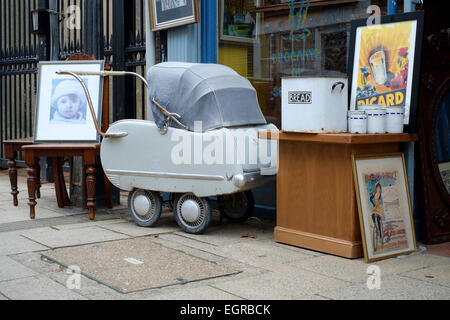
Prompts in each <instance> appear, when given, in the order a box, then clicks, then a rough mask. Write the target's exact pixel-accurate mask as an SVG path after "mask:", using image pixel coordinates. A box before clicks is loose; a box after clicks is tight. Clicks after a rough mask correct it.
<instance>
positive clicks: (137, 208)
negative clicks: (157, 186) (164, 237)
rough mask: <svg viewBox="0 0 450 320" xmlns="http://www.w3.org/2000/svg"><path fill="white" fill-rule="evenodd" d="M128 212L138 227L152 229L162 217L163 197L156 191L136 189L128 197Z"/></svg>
mask: <svg viewBox="0 0 450 320" xmlns="http://www.w3.org/2000/svg"><path fill="white" fill-rule="evenodd" d="M128 210H129V212H130V215H131V218H132V219H133V221H134V222H135V223H136V224H137V225H138V226H141V227H151V226H153V225H154V224H155V223H156V222H157V221H158V220H159V218H160V217H161V211H162V201H161V196H160V195H159V193H158V192H155V191H148V190H142V189H135V190H133V191H132V192H130V193H129V195H128Z"/></svg>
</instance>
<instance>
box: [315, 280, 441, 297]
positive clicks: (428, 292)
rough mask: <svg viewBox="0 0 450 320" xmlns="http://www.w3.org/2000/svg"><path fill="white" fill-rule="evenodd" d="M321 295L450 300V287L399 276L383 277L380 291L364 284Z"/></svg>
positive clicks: (321, 293) (323, 292)
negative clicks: (370, 288)
mask: <svg viewBox="0 0 450 320" xmlns="http://www.w3.org/2000/svg"><path fill="white" fill-rule="evenodd" d="M319 293H320V295H322V296H324V297H328V298H330V299H334V300H450V288H448V287H443V286H440V285H434V284H430V283H427V282H425V281H420V280H416V279H412V278H408V277H401V276H398V275H392V276H387V277H383V276H382V278H381V286H380V289H379V290H377V289H373V290H369V289H368V288H367V284H366V282H364V283H359V284H353V285H352V286H347V287H343V288H338V289H335V290H329V289H327V290H323V291H321V292H319Z"/></svg>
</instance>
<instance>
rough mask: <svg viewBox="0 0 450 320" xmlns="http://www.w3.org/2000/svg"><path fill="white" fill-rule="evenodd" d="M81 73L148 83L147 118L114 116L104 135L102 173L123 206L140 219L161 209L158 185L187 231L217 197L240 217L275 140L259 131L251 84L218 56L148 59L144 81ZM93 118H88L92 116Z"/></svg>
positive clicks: (201, 221) (273, 165) (201, 222)
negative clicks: (124, 198) (209, 59)
mask: <svg viewBox="0 0 450 320" xmlns="http://www.w3.org/2000/svg"><path fill="white" fill-rule="evenodd" d="M59 73H60V74H68V75H71V76H73V77H75V78H76V79H77V80H78V81H79V82H80V83H81V85H82V86H83V88H84V90H85V93H86V95H87V100H88V105H89V108H90V110H91V113H92V115H93V118H94V119H95V118H96V117H95V115H94V111H93V107H92V102H91V98H90V96H89V92H88V90H87V88H86V86H85V85H84V83H83V81H82V79H81V78H80V76H92V75H97V76H98V75H100V76H106V75H113V76H123V75H127V74H132V75H135V76H137V77H139V78H140V79H141V80H142V81H143V82H144V83H145V84H146V86H147V88H148V92H147V93H148V97H147V98H148V101H149V105H150V108H148V111H147V119H148V120H136V119H133V120H120V121H117V122H115V123H113V124H112V125H111V126H110V128H109V129H108V131H107V132H106V133H102V132H101V131H100V128H99V125H98V123H95V125H96V129H97V131H98V132H99V134H100V135H102V136H103V139H102V142H101V151H100V158H101V164H102V167H103V169H104V172H105V174H106V176H107V177H108V178H109V180H110V181H111V183H112V184H113V185H115V186H116V187H118V188H119V189H121V190H126V191H129V197H128V208H129V212H130V215H131V217H132V219H133V220H134V222H135V223H136V224H137V225H139V226H144V227H149V226H153V225H154V224H155V223H156V222H157V221H158V219H159V218H160V216H161V211H162V204H163V201H162V196H161V193H170V195H171V197H170V199H171V201H172V207H173V211H174V215H175V219H176V221H177V223H178V224H179V226H180V227H181V228H182V229H183V230H184V231H185V232H188V233H201V232H203V231H204V230H205V229H206V228H207V226H208V225H209V223H210V220H211V204H210V200H209V199H208V198H212V197H215V198H216V199H217V203H218V205H219V209H220V210H221V212H222V213H223V214H224V215H225V217H227V218H228V219H230V220H232V221H244V220H245V219H246V218H248V217H249V215H250V214H251V212H252V209H253V206H254V200H253V196H252V193H251V192H250V191H249V190H250V189H253V188H256V187H259V186H262V185H265V184H268V183H271V182H274V180H275V177H276V176H275V175H276V171H277V161H276V154H277V150H276V143H275V144H274V143H273V141H270V140H265V139H259V138H258V131H259V130H276V127H275V126H274V125H273V124H267V123H266V120H265V118H264V116H263V114H262V112H261V110H260V108H259V104H258V99H257V95H256V91H255V89H254V88H253V87H252V85H251V84H250V82H249V81H248V80H247V79H245V78H243V77H241V76H240V75H238V74H237V73H236V72H235V71H233V70H232V69H231V68H229V67H226V66H223V65H218V64H192V63H180V62H166V63H160V64H157V65H154V66H152V67H151V68H150V69H149V71H148V73H147V80H148V82H147V81H146V80H145V79H144V78H143V77H141V76H140V75H138V74H135V73H131V72H120V71H119V72H117V71H104V72H99V73H92V72H70V71H61V72H59ZM95 121H96V120H94V122H95Z"/></svg>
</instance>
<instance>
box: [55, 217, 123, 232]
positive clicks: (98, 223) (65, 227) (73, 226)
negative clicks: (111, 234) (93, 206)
mask: <svg viewBox="0 0 450 320" xmlns="http://www.w3.org/2000/svg"><path fill="white" fill-rule="evenodd" d="M117 223H124V220H122V219H120V218H112V219H110V220H101V221H85V222H81V223H72V224H63V225H54V226H52V229H55V230H60V231H65V230H74V229H83V228H91V227H104V226H108V225H111V224H117Z"/></svg>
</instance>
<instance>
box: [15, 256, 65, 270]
mask: <svg viewBox="0 0 450 320" xmlns="http://www.w3.org/2000/svg"><path fill="white" fill-rule="evenodd" d="M9 258H11V259H13V260H14V261H16V262H18V263H20V264H21V265H23V266H25V267H27V268H29V269H31V270H33V271H34V272H36V273H39V274H50V273H60V272H61V266H60V265H58V264H56V263H53V262H51V261H48V260H45V259H43V256H42V253H40V252H26V253H20V254H15V255H10V256H9Z"/></svg>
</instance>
